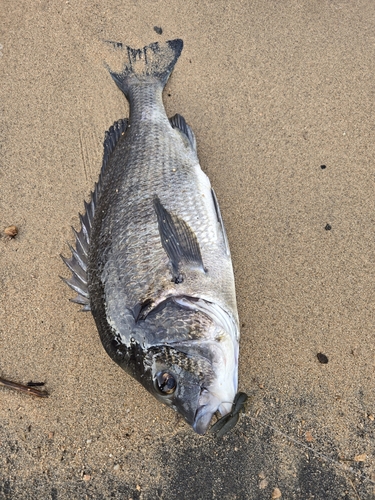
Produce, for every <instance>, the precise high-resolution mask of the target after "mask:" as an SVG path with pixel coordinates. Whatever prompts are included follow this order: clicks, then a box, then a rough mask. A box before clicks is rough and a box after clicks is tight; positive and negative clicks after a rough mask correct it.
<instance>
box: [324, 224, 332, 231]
mask: <svg viewBox="0 0 375 500" xmlns="http://www.w3.org/2000/svg"><path fill="white" fill-rule="evenodd" d="M324 229H325V230H326V231H330V230H331V229H332V226H331V224H326V225H325V228H324Z"/></svg>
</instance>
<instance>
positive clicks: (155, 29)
mask: <svg viewBox="0 0 375 500" xmlns="http://www.w3.org/2000/svg"><path fill="white" fill-rule="evenodd" d="M154 31H155V32H156V33H157V34H158V35H161V34H162V33H163V30H162V29H161V28H160V26H154Z"/></svg>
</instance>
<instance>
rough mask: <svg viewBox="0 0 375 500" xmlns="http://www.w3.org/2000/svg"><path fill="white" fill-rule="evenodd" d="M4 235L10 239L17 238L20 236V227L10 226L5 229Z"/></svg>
mask: <svg viewBox="0 0 375 500" xmlns="http://www.w3.org/2000/svg"><path fill="white" fill-rule="evenodd" d="M4 234H5V236H8V237H9V238H15V237H16V236H17V234H18V227H17V226H8V227H6V228H5V229H4Z"/></svg>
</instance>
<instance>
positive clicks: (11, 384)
mask: <svg viewBox="0 0 375 500" xmlns="http://www.w3.org/2000/svg"><path fill="white" fill-rule="evenodd" d="M0 385H3V386H4V387H9V388H10V389H14V390H15V391H21V392H26V393H27V394H30V395H32V396H38V398H47V397H48V396H49V394H48V392H46V391H39V390H38V389H35V387H29V386H28V385H23V384H19V383H18V382H12V381H10V380H6V379H5V378H1V377H0Z"/></svg>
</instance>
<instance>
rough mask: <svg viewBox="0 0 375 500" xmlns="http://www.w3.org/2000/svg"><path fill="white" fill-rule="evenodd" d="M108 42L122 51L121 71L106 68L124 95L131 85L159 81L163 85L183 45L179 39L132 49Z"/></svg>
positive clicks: (127, 92)
mask: <svg viewBox="0 0 375 500" xmlns="http://www.w3.org/2000/svg"><path fill="white" fill-rule="evenodd" d="M110 43H111V44H112V45H113V46H114V47H115V48H116V49H119V50H121V51H124V55H125V61H124V68H123V70H122V71H121V73H114V72H113V71H111V69H110V68H109V67H108V69H109V72H110V74H111V76H112V78H113V79H114V81H115V82H116V84H117V86H118V87H119V88H120V89H121V90H122V91H123V92H124V94H125V95H126V96H128V94H129V89H130V87H131V86H133V85H139V84H142V83H155V84H157V83H159V84H160V85H162V87H164V86H165V84H166V83H167V80H168V78H169V75H170V74H171V72H172V70H173V67H174V65H175V64H176V62H177V59H178V58H179V56H180V54H181V51H182V47H183V41H182V40H180V39H176V40H169V41H168V42H160V43H159V42H155V43H152V44H150V45H147V46H146V47H143V49H132V48H131V47H127V46H123V45H122V44H121V43H112V42H110Z"/></svg>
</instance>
